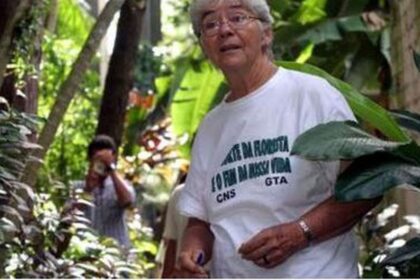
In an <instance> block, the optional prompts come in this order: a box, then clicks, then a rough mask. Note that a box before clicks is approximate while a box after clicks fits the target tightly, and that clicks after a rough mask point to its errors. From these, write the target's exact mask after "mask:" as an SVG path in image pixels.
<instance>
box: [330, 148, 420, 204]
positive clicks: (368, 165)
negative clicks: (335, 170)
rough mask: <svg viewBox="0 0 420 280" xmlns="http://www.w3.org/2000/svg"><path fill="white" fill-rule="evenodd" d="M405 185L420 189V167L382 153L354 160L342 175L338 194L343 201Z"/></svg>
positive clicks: (338, 185)
mask: <svg viewBox="0 0 420 280" xmlns="http://www.w3.org/2000/svg"><path fill="white" fill-rule="evenodd" d="M402 184H408V185H411V186H414V187H416V188H414V189H416V190H419V191H420V167H419V166H418V165H417V166H416V165H413V164H411V163H409V162H407V161H405V160H404V159H402V158H400V157H397V156H394V155H391V154H387V153H384V152H379V153H375V154H372V155H367V156H363V157H360V158H358V159H356V160H355V161H353V163H352V164H351V165H350V166H349V167H348V168H347V169H346V170H345V171H344V172H343V173H342V174H340V176H339V177H338V180H337V183H336V186H335V196H336V198H337V199H338V200H341V201H354V200H360V199H370V198H375V197H379V196H382V195H383V194H384V193H385V192H387V191H388V190H389V189H391V188H394V187H396V186H399V185H402Z"/></svg>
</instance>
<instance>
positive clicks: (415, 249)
mask: <svg viewBox="0 0 420 280" xmlns="http://www.w3.org/2000/svg"><path fill="white" fill-rule="evenodd" d="M419 255H420V237H414V238H412V239H410V240H409V241H408V242H407V243H406V244H405V245H404V246H403V247H401V248H398V249H397V250H395V252H393V253H392V254H391V255H389V256H387V257H386V258H385V259H384V260H383V261H382V262H381V265H398V264H401V263H403V262H406V261H409V260H411V259H413V258H415V257H417V256H419Z"/></svg>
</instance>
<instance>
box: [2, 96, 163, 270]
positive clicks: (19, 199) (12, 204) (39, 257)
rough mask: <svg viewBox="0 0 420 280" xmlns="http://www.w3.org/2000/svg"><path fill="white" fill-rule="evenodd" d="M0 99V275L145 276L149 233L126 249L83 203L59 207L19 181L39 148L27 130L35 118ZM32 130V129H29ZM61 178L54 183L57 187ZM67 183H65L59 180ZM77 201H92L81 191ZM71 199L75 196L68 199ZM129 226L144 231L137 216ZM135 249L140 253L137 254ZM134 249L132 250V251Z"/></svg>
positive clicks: (49, 195)
mask: <svg viewBox="0 0 420 280" xmlns="http://www.w3.org/2000/svg"><path fill="white" fill-rule="evenodd" d="M0 103H1V104H2V105H3V106H2V107H4V108H5V110H2V111H0V134H1V137H0V158H1V159H2V161H1V165H0V201H1V206H0V218H1V219H0V251H1V254H0V276H1V277H2V278H5V277H16V278H22V277H23V278H81V277H83V278H92V277H101V278H122V277H124V278H125V277H127V276H131V277H135V278H139V277H144V276H146V275H147V273H148V270H149V269H150V268H151V265H150V264H149V261H148V260H146V259H145V258H144V253H145V252H149V253H150V254H153V253H155V251H156V249H155V247H154V246H155V245H154V244H153V243H152V242H151V241H149V240H148V239H147V237H144V236H143V237H141V238H137V241H136V245H137V251H136V250H134V251H133V252H132V253H131V258H130V260H129V259H128V256H129V255H127V253H124V252H123V251H121V250H120V248H118V246H117V244H116V243H115V241H113V240H111V239H109V238H103V237H98V235H97V234H96V233H95V232H94V231H92V229H91V228H90V222H89V220H87V219H86V218H85V216H84V213H83V212H82V211H80V210H78V209H79V208H77V207H76V208H72V207H71V205H73V204H68V205H70V206H66V207H64V209H62V210H61V209H60V208H59V207H57V206H56V204H55V203H54V201H53V200H52V199H51V194H46V193H37V194H34V193H33V191H32V189H31V188H30V187H29V186H27V185H25V184H23V183H21V182H20V181H19V177H20V174H21V172H22V170H23V167H24V165H23V163H24V162H25V161H26V160H28V151H29V150H31V149H35V148H39V147H38V146H37V145H34V144H31V143H30V142H29V141H28V139H27V135H29V134H30V133H31V130H32V131H33V129H34V128H35V125H36V123H35V120H34V119H33V118H32V117H30V116H27V115H25V114H22V113H17V112H14V111H11V110H10V109H9V108H8V105H7V103H6V101H5V100H4V99H0ZM29 128H30V129H31V130H30V129H29ZM57 185H58V184H57V183H56V185H54V186H50V188H51V187H56V186H57ZM61 187H62V188H64V186H61ZM72 198H73V199H74V202H75V203H76V204H77V205H79V206H78V207H82V205H85V206H86V205H91V202H90V201H89V199H90V198H89V197H86V196H85V194H84V193H83V192H80V193H78V192H76V193H75V194H73V195H72ZM69 202H71V201H69ZM134 221H135V220H133V221H132V223H130V228H132V229H133V230H136V234H137V237H138V234H139V232H145V231H146V230H145V228H143V227H142V226H141V224H140V223H139V221H138V220H137V226H135V227H134V226H132V224H133V223H134ZM137 252H138V253H139V257H137V255H136V254H137ZM133 254H134V255H133Z"/></svg>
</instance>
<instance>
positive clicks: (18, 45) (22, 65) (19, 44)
mask: <svg viewBox="0 0 420 280" xmlns="http://www.w3.org/2000/svg"><path fill="white" fill-rule="evenodd" d="M49 4H50V0H41V1H38V2H37V3H36V4H34V5H32V6H31V8H30V9H29V11H28V13H27V14H26V15H25V16H24V18H23V19H22V20H21V21H20V22H19V24H18V26H17V27H16V28H15V31H14V38H13V44H12V57H11V61H10V63H9V64H8V68H9V69H11V70H12V71H13V74H14V75H15V77H16V81H17V82H16V87H17V88H20V89H22V88H24V86H25V83H26V81H25V77H27V76H31V75H34V74H36V71H35V69H34V65H33V64H32V63H31V60H32V59H33V58H34V57H35V56H36V54H35V52H36V51H37V45H36V44H37V41H38V40H39V38H38V37H39V36H40V34H42V31H43V24H44V20H45V18H46V15H47V13H48V8H49Z"/></svg>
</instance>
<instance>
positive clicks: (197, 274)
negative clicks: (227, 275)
mask: <svg viewBox="0 0 420 280" xmlns="http://www.w3.org/2000/svg"><path fill="white" fill-rule="evenodd" d="M200 254H201V255H202V254H203V252H202V251H201V250H188V251H183V252H181V253H180V254H179V258H178V264H179V271H178V273H177V276H178V277H180V278H209V274H208V273H207V272H206V271H205V270H204V268H203V267H202V266H201V265H200V264H198V263H197V260H198V259H199V258H200Z"/></svg>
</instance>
